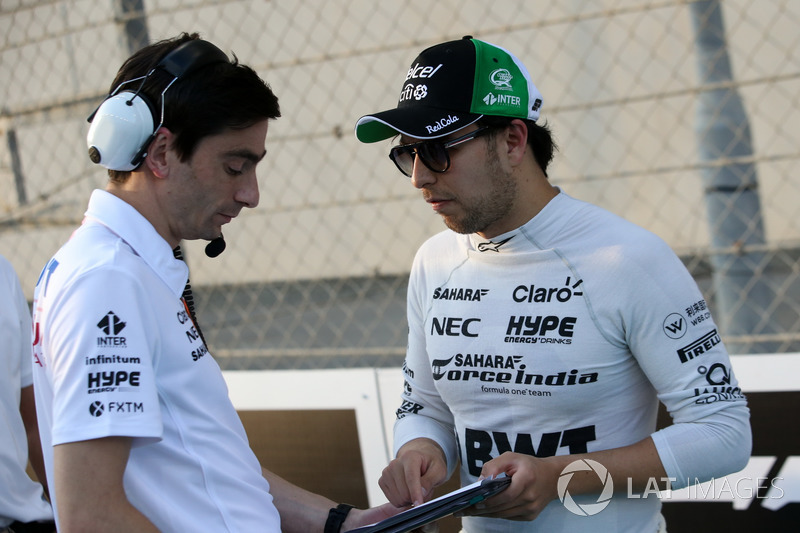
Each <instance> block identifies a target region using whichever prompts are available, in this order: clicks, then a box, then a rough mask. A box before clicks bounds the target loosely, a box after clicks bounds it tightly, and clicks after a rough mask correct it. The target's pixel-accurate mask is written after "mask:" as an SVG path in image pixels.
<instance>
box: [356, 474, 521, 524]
mask: <svg viewBox="0 0 800 533" xmlns="http://www.w3.org/2000/svg"><path fill="white" fill-rule="evenodd" d="M510 483H511V477H509V476H506V475H505V474H499V475H497V476H495V477H493V478H487V479H484V480H481V481H476V482H475V483H473V484H472V485H467V486H466V487H462V488H461V489H459V490H455V491H453V492H450V493H448V494H445V495H444V496H440V497H439V498H436V499H435V500H431V501H429V502H427V503H423V504H422V505H418V506H417V507H412V508H411V509H408V510H407V511H403V512H402V513H398V514H396V515H395V516H392V517H390V518H387V519H386V520H381V521H380V522H378V523H376V524H372V525H369V526H363V527H359V528H356V529H351V530H350V531H348V533H405V532H407V531H411V530H412V529H416V528H418V527H421V526H424V525H425V524H428V523H430V522H434V521H436V520H439V519H440V518H444V517H445V516H449V515H451V514H453V513H457V512H458V511H461V510H462V509H466V508H467V507H471V506H473V505H475V504H476V503H478V502H481V501H483V500H485V499H487V498H490V497H492V496H494V495H495V494H497V493H498V492H501V491H503V490H504V489H505V488H506V487H508V485H509V484H510Z"/></svg>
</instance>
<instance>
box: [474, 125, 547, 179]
mask: <svg viewBox="0 0 800 533" xmlns="http://www.w3.org/2000/svg"><path fill="white" fill-rule="evenodd" d="M512 120H522V121H523V122H524V123H525V125H526V126H527V127H528V146H530V147H531V152H533V157H534V159H535V160H536V163H537V164H538V165H539V167H540V168H541V169H542V172H544V175H545V176H547V167H548V166H549V165H550V162H551V161H552V160H553V157H554V156H555V153H556V151H557V150H558V146H557V145H556V142H555V140H554V139H553V132H552V131H551V130H550V126H549V125H548V124H547V122H544V123H543V124H537V123H536V122H534V121H532V120H528V119H513V118H510V117H498V116H492V115H484V116H483V117H481V119H480V120H479V121H478V124H479V125H481V126H489V127H490V128H492V129H496V130H501V129H505V128H507V127H508V126H509V125H510V124H511V121H512Z"/></svg>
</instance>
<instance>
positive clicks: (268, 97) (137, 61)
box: [109, 33, 281, 181]
mask: <svg viewBox="0 0 800 533" xmlns="http://www.w3.org/2000/svg"><path fill="white" fill-rule="evenodd" d="M199 38H200V37H199V36H198V34H197V33H191V34H189V33H183V34H181V35H179V36H178V37H175V38H172V39H165V40H162V41H158V42H156V43H153V44H151V45H149V46H146V47H144V48H142V49H141V50H139V51H138V52H136V53H135V54H133V55H132V56H131V57H130V58H128V60H127V61H125V63H123V65H122V67H120V69H119V71H118V72H117V76H116V78H115V79H114V82H113V83H112V84H111V89H110V91H113V90H114V89H115V88H116V87H117V86H118V85H119V84H120V83H122V82H123V81H126V80H131V79H134V78H137V77H140V76H145V75H147V73H148V72H150V71H151V70H152V69H153V68H155V66H156V65H158V62H159V61H161V59H162V58H164V56H166V55H167V54H168V53H169V52H171V51H172V50H174V49H175V48H177V47H178V46H179V45H181V44H183V43H185V42H187V41H191V40H195V39H199ZM171 80H172V76H171V75H170V74H169V73H167V72H165V71H162V70H161V69H157V70H156V71H155V72H153V74H152V75H151V76H150V77H149V78H148V79H147V81H146V82H145V84H144V86H143V87H142V93H143V94H144V96H145V97H146V98H147V100H149V101H150V102H151V104H152V105H153V106H154V107H156V108H157V109H153V112H154V116H155V119H156V121H158V119H159V118H160V115H161V92H162V91H163V90H164V88H165V87H166V86H167V84H168V83H169V82H170V81H171ZM131 85H135V84H131ZM280 116H281V112H280V106H279V105H278V98H277V97H276V96H275V94H274V93H273V92H272V89H271V88H270V87H269V85H268V84H267V83H266V82H265V81H264V80H262V79H261V78H260V77H259V76H258V74H257V73H256V72H255V71H254V70H253V69H252V68H250V67H248V66H247V65H242V64H240V63H239V61H238V59H237V58H236V56H234V57H233V61H230V62H219V63H212V64H210V65H208V66H204V67H202V68H199V69H197V70H195V71H193V72H190V73H189V74H187V75H186V76H182V77H181V78H179V79H178V80H177V81H176V82H175V83H173V84H172V86H170V88H169V90H168V91H167V92H166V94H165V95H164V126H165V127H167V128H169V130H170V131H172V133H174V134H175V144H174V147H175V150H176V152H177V153H178V157H179V158H180V160H181V161H186V160H188V159H189V158H191V157H192V155H193V153H194V151H195V149H196V147H197V144H198V143H199V142H200V141H201V140H202V139H203V138H205V137H208V136H210V135H216V134H218V133H221V132H222V131H224V130H225V129H228V128H232V129H240V128H247V127H249V126H252V125H253V124H255V123H257V122H260V121H261V120H264V119H276V118H278V117H280ZM128 175H129V173H128V172H121V171H113V170H111V171H109V176H111V178H112V179H116V180H123V181H124V180H125V179H126V178H127V176H128Z"/></svg>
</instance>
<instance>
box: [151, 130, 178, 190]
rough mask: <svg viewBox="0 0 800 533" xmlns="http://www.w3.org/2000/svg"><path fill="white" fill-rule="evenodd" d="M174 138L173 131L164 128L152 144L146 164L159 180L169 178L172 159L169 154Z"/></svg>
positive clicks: (159, 131)
mask: <svg viewBox="0 0 800 533" xmlns="http://www.w3.org/2000/svg"><path fill="white" fill-rule="evenodd" d="M174 137H175V136H174V135H173V134H172V132H171V131H169V130H168V129H167V128H165V127H163V126H162V127H161V128H159V130H158V133H156V138H155V139H153V142H151V143H150V148H149V149H148V151H147V157H145V160H144V164H145V165H147V168H148V170H150V172H152V173H153V175H154V176H156V177H157V178H166V177H167V176H169V164H170V163H169V162H170V158H169V157H168V153H169V151H170V147H171V146H172V141H173V140H174Z"/></svg>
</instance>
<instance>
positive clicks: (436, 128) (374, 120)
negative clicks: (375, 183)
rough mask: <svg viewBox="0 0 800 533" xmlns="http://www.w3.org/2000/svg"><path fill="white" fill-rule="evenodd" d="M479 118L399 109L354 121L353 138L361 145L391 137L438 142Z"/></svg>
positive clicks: (435, 110)
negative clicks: (354, 131)
mask: <svg viewBox="0 0 800 533" xmlns="http://www.w3.org/2000/svg"><path fill="white" fill-rule="evenodd" d="M482 116H483V115H476V114H473V113H457V112H455V111H448V110H443V109H439V108H433V107H425V106H420V105H415V106H414V107H406V108H403V107H400V108H396V109H389V110H387V111H381V112H380V113H374V114H372V115H365V116H363V117H361V118H360V119H358V122H357V123H356V138H358V140H359V141H361V142H363V143H374V142H378V141H382V140H384V139H388V138H390V137H393V136H395V135H405V136H407V137H411V138H413V139H438V138H439V137H444V136H445V135H449V134H451V133H453V132H454V131H458V130H460V129H461V128H464V127H466V126H469V125H470V124H472V123H474V122H476V121H477V120H478V119H480V118H481V117H482ZM437 117H438V118H437Z"/></svg>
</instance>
